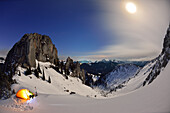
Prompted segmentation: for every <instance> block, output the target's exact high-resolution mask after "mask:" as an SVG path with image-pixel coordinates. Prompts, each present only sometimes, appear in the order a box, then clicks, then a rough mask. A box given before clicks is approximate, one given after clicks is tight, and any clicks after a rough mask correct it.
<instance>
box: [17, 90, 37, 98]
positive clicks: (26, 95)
mask: <svg viewBox="0 0 170 113" xmlns="http://www.w3.org/2000/svg"><path fill="white" fill-rule="evenodd" d="M16 97H18V98H21V99H25V100H30V98H33V97H34V94H33V93H32V92H31V91H29V90H28V89H21V90H19V91H18V92H17V94H16Z"/></svg>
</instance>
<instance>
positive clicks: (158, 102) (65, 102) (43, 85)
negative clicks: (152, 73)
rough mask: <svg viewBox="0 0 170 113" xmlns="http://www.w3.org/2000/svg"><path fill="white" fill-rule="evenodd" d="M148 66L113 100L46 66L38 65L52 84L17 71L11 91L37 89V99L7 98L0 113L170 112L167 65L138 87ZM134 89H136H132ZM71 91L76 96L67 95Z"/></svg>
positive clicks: (0, 105)
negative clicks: (16, 82)
mask: <svg viewBox="0 0 170 113" xmlns="http://www.w3.org/2000/svg"><path fill="white" fill-rule="evenodd" d="M151 65H153V64H152V63H151V64H150V66H149V64H148V66H147V67H144V69H143V71H141V72H140V73H139V74H138V76H136V77H135V78H132V79H131V80H130V81H129V82H128V83H127V84H126V87H125V88H123V89H122V91H121V90H120V91H119V92H120V93H121V94H117V95H116V96H114V97H112V98H107V97H102V96H101V94H100V93H99V92H97V91H95V90H93V89H91V88H89V87H87V86H85V85H82V83H81V80H79V79H77V78H72V77H69V79H68V80H66V79H65V78H64V77H63V76H62V75H61V74H59V73H57V72H55V71H54V70H53V69H51V68H47V69H46V68H45V66H46V67H48V66H49V64H42V63H41V68H44V71H45V75H46V79H48V76H50V77H51V81H52V83H51V84H49V83H48V82H47V81H42V80H41V79H37V78H36V77H35V75H33V74H32V75H29V76H25V75H24V74H23V73H24V69H20V70H21V77H20V76H15V77H14V78H15V79H16V80H17V81H18V83H19V84H18V85H13V87H12V88H13V89H15V90H19V89H21V88H23V87H25V88H28V89H29V90H31V91H33V92H34V91H35V87H36V89H37V92H38V96H37V97H35V98H34V99H33V100H30V101H27V102H22V101H20V100H18V99H17V98H15V95H13V96H12V97H11V98H10V99H7V100H0V113H18V112H19V113H22V112H25V111H26V112H29V113H113V112H114V113H170V90H169V84H170V76H169V73H170V70H169V69H170V63H168V64H167V66H166V68H165V69H164V70H162V71H161V73H160V75H159V76H158V77H157V78H156V79H155V80H154V81H153V82H152V83H151V84H150V85H146V86H145V87H141V86H142V85H141V83H142V81H143V80H144V79H145V78H146V76H145V74H143V73H144V72H146V71H147V70H148V69H149V67H152V66H151ZM40 76H41V75H40ZM30 77H32V78H30ZM139 87H140V88H139ZM136 88H139V89H137V90H134V89H136ZM66 90H67V91H68V90H69V91H68V92H67V91H66ZM129 91H131V92H129ZM70 92H75V93H76V94H74V95H70ZM91 97H92V98H91ZM104 98H105V99H104Z"/></svg>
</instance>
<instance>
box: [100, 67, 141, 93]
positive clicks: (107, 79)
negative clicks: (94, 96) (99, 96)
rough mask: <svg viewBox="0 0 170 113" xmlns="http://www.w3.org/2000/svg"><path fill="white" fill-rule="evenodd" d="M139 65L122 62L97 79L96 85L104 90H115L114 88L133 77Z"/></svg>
mask: <svg viewBox="0 0 170 113" xmlns="http://www.w3.org/2000/svg"><path fill="white" fill-rule="evenodd" d="M139 69H140V67H138V66H136V65H133V64H123V65H119V66H117V67H116V68H115V69H114V70H113V71H112V72H110V73H109V74H107V75H105V76H103V77H101V78H100V80H99V81H98V84H99V85H98V87H99V88H101V89H106V90H116V89H115V88H116V87H117V86H118V85H120V84H122V83H124V82H126V81H128V80H129V79H130V78H132V77H134V76H135V74H136V73H137V72H138V70H139Z"/></svg>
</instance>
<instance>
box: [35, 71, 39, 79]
mask: <svg viewBox="0 0 170 113" xmlns="http://www.w3.org/2000/svg"><path fill="white" fill-rule="evenodd" d="M34 74H35V76H36V77H37V78H39V73H38V70H37V69H35V70H34Z"/></svg>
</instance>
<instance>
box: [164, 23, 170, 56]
mask: <svg viewBox="0 0 170 113" xmlns="http://www.w3.org/2000/svg"><path fill="white" fill-rule="evenodd" d="M162 54H166V55H167V57H168V59H170V24H169V28H168V30H167V33H166V35H165V38H164V43H163V49H162Z"/></svg>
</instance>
